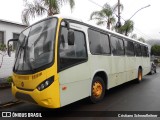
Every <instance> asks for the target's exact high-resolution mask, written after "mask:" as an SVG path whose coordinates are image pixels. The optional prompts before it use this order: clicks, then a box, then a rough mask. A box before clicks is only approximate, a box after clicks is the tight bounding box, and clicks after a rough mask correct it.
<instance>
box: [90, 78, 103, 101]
mask: <svg viewBox="0 0 160 120" xmlns="http://www.w3.org/2000/svg"><path fill="white" fill-rule="evenodd" d="M104 95H105V84H104V81H103V79H102V78H101V77H99V76H96V77H94V78H93V81H92V87H91V96H90V100H91V102H92V103H97V102H99V101H101V100H102V99H103V98H104Z"/></svg>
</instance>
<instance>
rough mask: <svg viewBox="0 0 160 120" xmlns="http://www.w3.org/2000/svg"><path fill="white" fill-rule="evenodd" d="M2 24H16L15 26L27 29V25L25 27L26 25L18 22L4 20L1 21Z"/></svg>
mask: <svg viewBox="0 0 160 120" xmlns="http://www.w3.org/2000/svg"><path fill="white" fill-rule="evenodd" d="M0 22H4V23H8V24H14V25H18V26H23V27H27V25H25V24H22V23H17V22H12V21H8V20H3V19H0Z"/></svg>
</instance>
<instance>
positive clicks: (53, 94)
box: [12, 81, 60, 108]
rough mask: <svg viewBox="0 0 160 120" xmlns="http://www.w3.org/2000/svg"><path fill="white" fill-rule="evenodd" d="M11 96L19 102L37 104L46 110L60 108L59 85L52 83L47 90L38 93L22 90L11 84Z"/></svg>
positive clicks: (36, 91)
mask: <svg viewBox="0 0 160 120" xmlns="http://www.w3.org/2000/svg"><path fill="white" fill-rule="evenodd" d="M12 94H13V95H14V96H15V97H16V98H17V99H19V100H22V101H27V102H31V103H34V104H38V105H40V106H43V107H47V108H59V107H60V94H59V83H58V81H54V83H52V85H50V86H49V87H48V88H46V89H44V90H42V91H39V90H38V89H34V90H32V91H29V90H22V89H19V88H17V87H16V86H14V85H13V84H12Z"/></svg>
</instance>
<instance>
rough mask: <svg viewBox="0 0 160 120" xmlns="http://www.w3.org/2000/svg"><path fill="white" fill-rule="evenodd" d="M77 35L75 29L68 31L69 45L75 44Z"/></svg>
mask: <svg viewBox="0 0 160 120" xmlns="http://www.w3.org/2000/svg"><path fill="white" fill-rule="evenodd" d="M74 41H75V35H74V31H73V30H69V31H68V45H74Z"/></svg>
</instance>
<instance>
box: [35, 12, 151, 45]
mask: <svg viewBox="0 0 160 120" xmlns="http://www.w3.org/2000/svg"><path fill="white" fill-rule="evenodd" d="M53 17H57V18H62V19H67V20H71V21H74V22H78V23H80V24H82V25H85V26H87V27H90V28H95V29H99V30H102V31H105V32H108V33H110V34H113V35H116V36H119V37H122V38H125V39H127V40H131V41H134V42H138V43H141V44H143V45H147V46H149V45H148V44H147V43H143V42H141V41H138V40H136V39H133V38H130V37H128V36H125V35H122V34H120V33H117V32H114V31H111V30H108V29H105V28H102V27H100V26H98V25H96V24H92V23H90V22H84V21H82V20H81V19H78V18H75V17H74V16H72V15H69V16H67V15H62V14H57V15H54V16H50V17H47V18H45V19H42V20H41V21H43V20H46V19H49V18H53ZM39 22H40V21H39ZM35 24H36V23H35Z"/></svg>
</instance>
